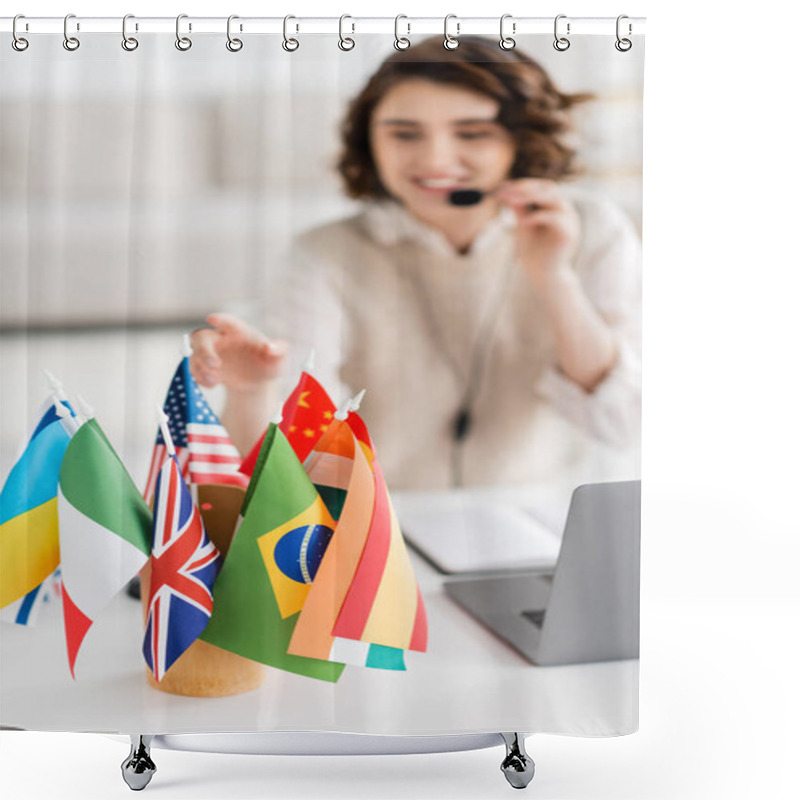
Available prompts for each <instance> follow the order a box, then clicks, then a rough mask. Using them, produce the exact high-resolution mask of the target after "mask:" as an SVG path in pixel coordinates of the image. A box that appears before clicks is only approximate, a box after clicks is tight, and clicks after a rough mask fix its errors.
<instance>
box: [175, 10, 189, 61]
mask: <svg viewBox="0 0 800 800" xmlns="http://www.w3.org/2000/svg"><path fill="white" fill-rule="evenodd" d="M188 18H189V15H188V14H178V16H177V18H176V19H175V47H177V48H178V50H182V51H184V52H185V51H186V50H188V49H189V48H190V47H191V46H192V40H191V39H190V38H189V37H188V36H181V20H182V19H188ZM189 30H190V31H191V30H192V23H191V22H190V23H189Z"/></svg>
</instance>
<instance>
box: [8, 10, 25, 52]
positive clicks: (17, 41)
mask: <svg viewBox="0 0 800 800" xmlns="http://www.w3.org/2000/svg"><path fill="white" fill-rule="evenodd" d="M20 19H25V15H24V14H17V16H16V17H14V22H12V23H11V35H12V37H13V38H12V39H11V46H12V47H13V48H14V49H15V50H16V51H17V52H18V53H21V52H23V51H24V50H27V49H28V45H29V44H30V42H29V41H28V40H27V39H25V38H23V37H22V36H20V35H19V34H18V33H17V20H20ZM26 28H27V25H26Z"/></svg>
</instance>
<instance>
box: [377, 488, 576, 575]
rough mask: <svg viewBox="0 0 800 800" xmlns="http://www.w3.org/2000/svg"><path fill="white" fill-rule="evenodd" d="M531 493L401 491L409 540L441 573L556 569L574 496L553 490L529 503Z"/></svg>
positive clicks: (398, 502) (398, 501) (397, 501)
mask: <svg viewBox="0 0 800 800" xmlns="http://www.w3.org/2000/svg"><path fill="white" fill-rule="evenodd" d="M526 500H528V498H527V497H526V496H522V495H520V494H515V493H513V492H512V493H510V494H509V495H504V494H498V492H497V491H488V492H482V491H479V490H476V489H474V488H470V489H453V490H447V491H437V492H395V493H393V495H392V501H393V504H394V507H395V510H396V511H397V516H398V519H399V521H400V528H401V530H402V531H403V537H404V539H405V540H406V543H407V544H408V545H409V546H410V547H411V548H412V549H413V550H414V551H415V552H416V553H418V554H419V555H420V556H422V557H423V558H424V559H425V560H426V561H427V562H428V563H429V564H430V565H431V566H433V567H434V569H436V570H437V571H438V572H441V573H444V574H445V575H459V574H463V573H470V574H472V575H474V574H475V573H479V572H496V571H500V570H509V571H512V572H513V571H515V570H516V571H519V570H520V569H529V568H530V569H538V570H542V571H545V572H552V571H553V569H554V568H555V565H556V561H557V559H558V551H559V549H560V547H561V532H562V530H563V529H564V520H565V518H566V509H567V506H568V504H569V494H567V493H565V492H563V491H558V492H556V491H553V492H551V493H549V494H547V495H546V496H544V497H538V499H537V501H536V503H535V507H526V506H525V502H526Z"/></svg>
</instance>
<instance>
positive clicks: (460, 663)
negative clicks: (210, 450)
mask: <svg viewBox="0 0 800 800" xmlns="http://www.w3.org/2000/svg"><path fill="white" fill-rule="evenodd" d="M412 559H413V560H414V568H415V571H416V574H417V577H418V580H419V583H420V588H421V589H422V592H423V595H424V597H425V602H426V606H427V610H428V617H429V626H430V639H429V650H428V652H427V653H414V652H409V653H408V654H407V656H406V664H407V667H408V670H407V672H401V673H394V672H388V671H384V670H377V669H363V668H359V667H353V666H348V667H347V668H346V669H345V671H344V673H343V675H342V677H341V678H340V680H339V682H338V683H336V684H329V683H326V682H323V681H317V680H313V679H310V678H305V677H302V676H298V675H294V674H291V673H287V672H282V671H280V670H277V669H269V670H268V675H267V679H266V681H265V683H264V684H263V685H262V686H261V687H260V688H259V689H256V690H254V691H252V692H248V693H246V694H242V695H238V696H234V697H226V698H210V699H209V698H189V697H179V696H175V695H169V694H165V693H163V692H160V691H158V690H156V689H154V688H152V687H151V686H150V685H149V684H148V683H147V681H146V679H145V664H144V660H143V658H142V655H141V642H142V620H141V611H140V607H139V603H138V602H137V601H135V600H133V599H132V598H130V597H128V596H127V595H126V594H124V593H122V594H120V595H119V596H118V597H117V598H116V599H115V601H114V602H113V604H112V605H111V606H110V607H109V608H108V610H107V612H106V613H105V614H104V615H103V617H102V618H101V619H100V620H98V621H97V622H96V623H95V624H94V626H93V627H92V629H90V631H89V633H88V635H87V637H86V640H85V642H84V645H83V649H82V651H81V653H80V655H79V657H78V661H77V665H76V676H77V679H76V680H75V681H73V680H72V678H71V677H70V674H69V669H68V666H67V659H66V647H65V644H64V636H63V622H62V620H61V616H60V614H61V609H60V606H59V605H57V604H54V603H50V604H48V605H45V606H44V607H43V608H42V610H41V613H40V617H39V620H38V623H37V625H36V626H35V627H33V628H30V629H28V628H22V627H20V626H16V625H8V624H4V625H2V629H0V637H1V638H0V644H1V645H2V647H1V648H0V722H1V723H2V725H3V726H9V727H16V728H24V729H28V730H53V731H80V732H99V733H131V732H134V733H163V734H166V733H190V732H191V733H207V732H234V731H243V732H244V731H270V730H330V731H346V732H352V733H372V734H385V735H434V734H454V733H475V732H483V731H501V730H524V731H529V732H531V733H533V732H553V733H568V734H575V735H583V736H607V735H619V734H624V733H631V732H633V731H634V730H636V728H637V724H638V723H637V717H638V661H617V662H608V663H601V664H588V665H575V666H567V667H535V666H533V665H531V664H530V663H529V662H528V661H526V660H525V659H524V658H523V657H522V656H520V655H518V654H517V652H516V651H515V650H513V649H512V648H511V647H509V646H508V645H506V644H505V643H504V642H503V641H502V640H500V639H498V638H497V637H495V636H494V635H493V634H492V633H490V632H489V631H488V630H486V629H485V628H484V627H483V626H481V625H480V624H479V623H478V622H476V621H475V620H474V619H473V618H472V617H471V616H469V615H468V614H467V613H466V612H464V611H462V610H461V609H460V608H459V607H458V606H456V605H455V604H454V603H453V602H452V601H451V600H450V599H449V598H448V597H447V596H446V595H445V593H444V590H443V588H442V577H441V576H440V575H439V574H438V573H436V572H435V571H434V570H433V569H432V568H431V567H430V566H428V565H427V564H426V563H425V562H423V561H422V560H421V559H419V558H418V557H416V556H414V555H412Z"/></svg>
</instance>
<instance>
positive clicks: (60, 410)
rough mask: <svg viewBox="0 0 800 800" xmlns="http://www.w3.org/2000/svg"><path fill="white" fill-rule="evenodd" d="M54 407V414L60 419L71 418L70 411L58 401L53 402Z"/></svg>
mask: <svg viewBox="0 0 800 800" xmlns="http://www.w3.org/2000/svg"><path fill="white" fill-rule="evenodd" d="M55 407H56V414H58V416H59V417H61V419H67V418H68V417H71V416H72V413H71V412H70V410H69V409H68V408H67V407H66V406H65V405H64V404H63V403H62V402H61V401H60V400H58V399H56V402H55Z"/></svg>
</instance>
